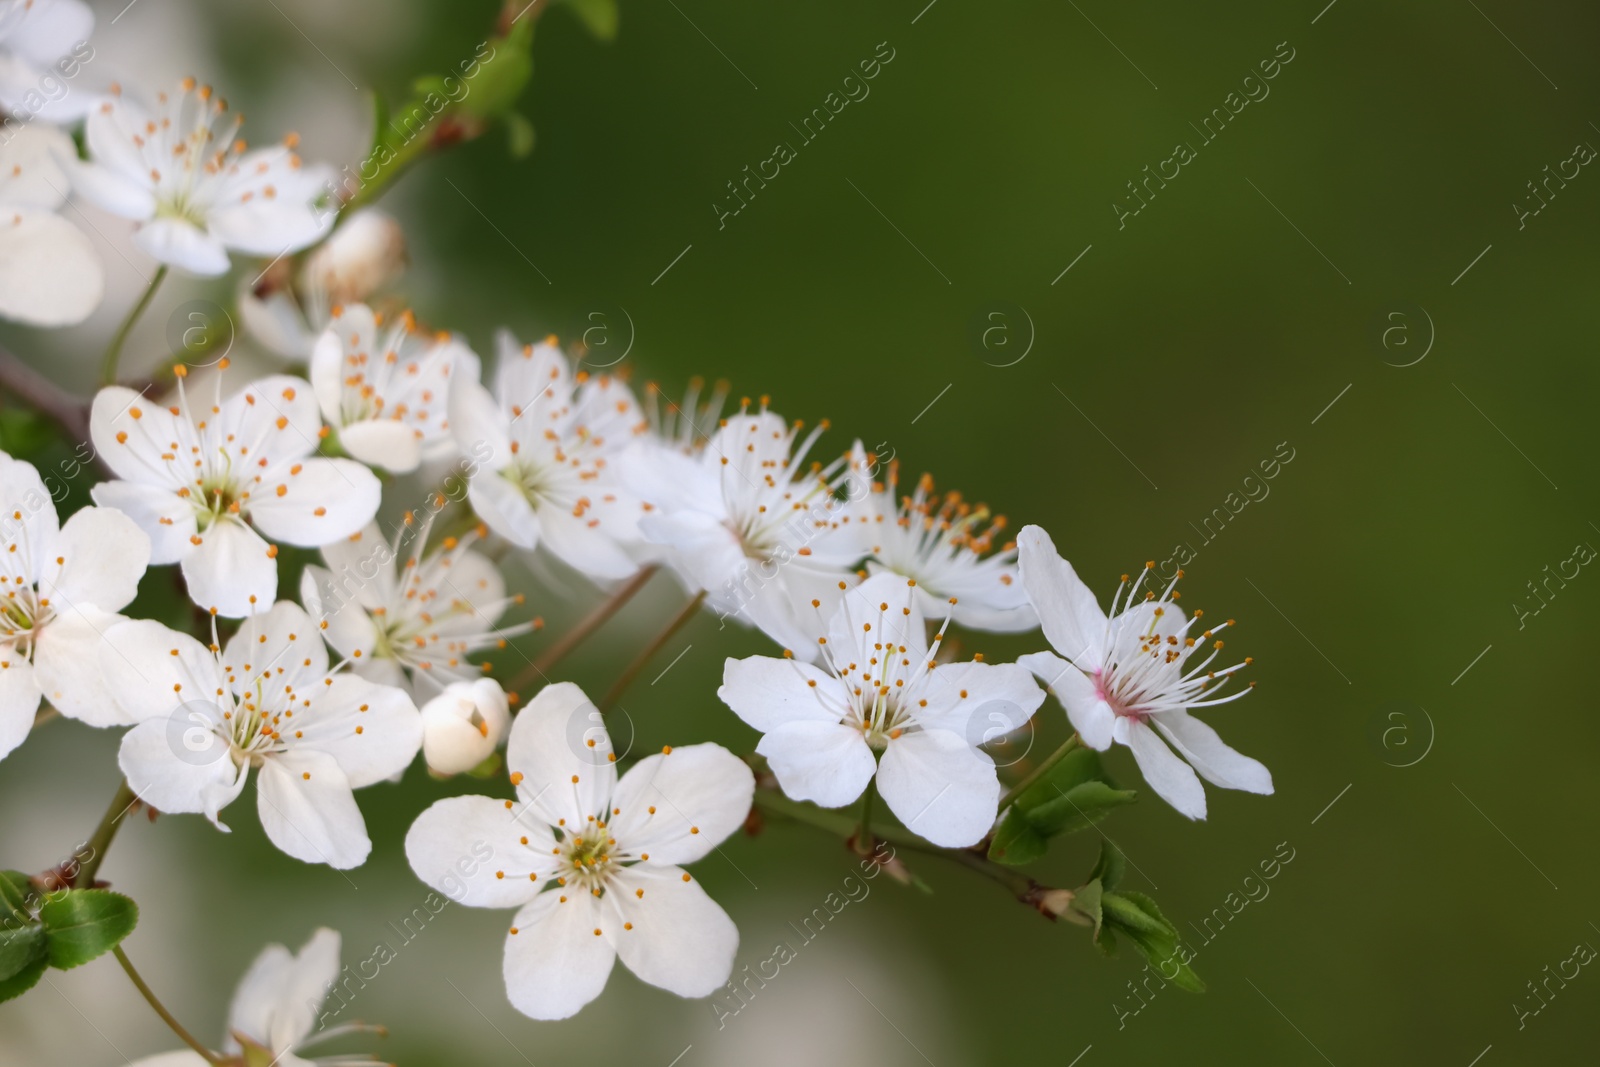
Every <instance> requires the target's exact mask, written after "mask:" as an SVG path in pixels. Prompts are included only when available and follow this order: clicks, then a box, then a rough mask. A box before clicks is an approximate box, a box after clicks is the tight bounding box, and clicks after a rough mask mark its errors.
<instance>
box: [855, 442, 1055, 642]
mask: <svg viewBox="0 0 1600 1067" xmlns="http://www.w3.org/2000/svg"><path fill="white" fill-rule="evenodd" d="M877 467H878V462H877V459H876V458H875V457H873V456H870V455H868V454H867V452H866V450H865V449H863V448H862V447H861V443H860V442H859V441H858V442H856V446H855V448H854V449H853V450H852V451H851V455H850V481H849V482H848V483H847V484H849V485H850V487H851V490H852V491H851V497H852V506H851V507H850V509H849V512H848V513H847V514H846V515H845V517H844V518H843V520H842V521H843V523H844V524H845V526H846V528H847V529H850V530H852V531H853V532H854V534H855V536H856V538H857V542H858V544H860V546H861V550H862V554H863V555H865V556H869V557H871V558H870V559H869V560H868V561H867V571H868V573H871V574H877V573H879V572H880V571H888V572H890V573H892V574H898V575H901V576H903V577H906V578H914V579H916V582H917V586H916V588H917V601H918V604H919V606H920V607H921V608H922V611H923V614H924V615H935V614H938V613H940V612H941V611H942V610H947V611H948V613H949V615H950V619H951V621H952V622H953V623H955V624H956V625H957V626H965V627H967V628H968V629H973V630H989V631H993V632H996V633H1020V632H1021V631H1024V630H1031V629H1033V628H1034V627H1036V626H1038V625H1039V619H1038V616H1037V615H1035V614H1034V611H1033V606H1032V605H1031V604H1029V603H1028V597H1027V594H1026V593H1024V592H1023V590H1022V583H1021V582H1020V581H1018V580H1017V548H1016V545H1014V544H1004V545H1001V546H1000V548H999V551H995V538H996V537H997V536H998V535H999V534H1000V533H1001V532H1002V531H1003V530H1004V529H1005V526H1006V520H1005V517H1004V516H1001V515H992V514H991V513H990V511H989V509H988V507H987V506H986V505H983V504H977V505H974V504H971V503H969V502H967V500H965V499H964V498H963V497H962V496H961V494H960V493H953V492H952V493H945V494H943V495H942V496H940V495H938V494H936V493H935V492H934V489H933V477H932V476H931V475H928V474H924V475H923V476H922V477H921V478H920V479H918V481H917V485H916V488H915V489H914V490H912V492H911V493H910V494H908V495H905V496H901V495H900V484H899V475H900V464H899V461H898V460H890V461H889V463H888V464H887V467H888V472H887V478H886V480H884V481H882V482H879V481H875V480H874V472H875V471H876V469H877ZM952 598H953V599H952ZM945 605H950V606H949V607H948V608H946V607H945Z"/></svg>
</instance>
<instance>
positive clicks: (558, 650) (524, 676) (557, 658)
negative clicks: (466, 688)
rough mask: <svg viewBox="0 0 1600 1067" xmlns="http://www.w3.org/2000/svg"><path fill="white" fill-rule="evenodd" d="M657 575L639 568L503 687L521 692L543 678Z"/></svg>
mask: <svg viewBox="0 0 1600 1067" xmlns="http://www.w3.org/2000/svg"><path fill="white" fill-rule="evenodd" d="M655 573H656V565H655V564H654V563H652V564H650V565H649V566H648V567H641V568H639V573H637V574H635V575H634V576H633V577H632V578H629V579H628V583H627V584H626V585H624V586H623V587H622V588H620V589H618V590H617V591H616V592H615V593H612V594H611V595H610V596H609V597H607V598H606V599H605V600H604V601H602V602H601V603H600V604H599V605H598V606H597V607H596V608H595V609H594V610H593V611H591V612H589V614H588V615H586V616H584V618H583V619H582V621H580V622H579V623H578V625H576V626H574V627H573V628H572V629H570V630H568V631H567V632H566V633H564V634H562V635H561V640H559V641H557V642H556V643H555V644H553V645H551V646H550V647H549V648H547V649H545V650H544V651H543V652H541V653H539V655H538V656H536V657H535V658H534V661H533V662H532V663H530V664H528V668H527V670H525V671H523V672H522V673H521V674H518V675H517V676H516V677H515V678H513V679H511V684H510V685H508V686H506V688H507V689H510V690H511V691H513V692H518V691H520V690H521V689H522V688H523V687H524V686H526V685H527V684H528V683H529V682H532V681H533V680H534V678H536V677H539V678H542V677H544V674H545V672H546V671H548V670H550V668H552V667H554V666H555V665H556V664H557V663H559V662H561V660H563V659H565V658H566V655H567V653H569V652H571V651H572V650H573V649H575V648H577V647H578V645H580V644H581V643H582V642H583V639H584V638H586V637H588V636H589V635H590V634H592V633H594V632H595V631H596V630H598V629H599V628H600V627H601V626H604V625H605V622H606V620H607V619H609V618H611V616H613V615H615V614H616V613H617V612H618V611H620V610H622V606H623V605H624V604H626V603H627V602H628V601H630V600H632V599H633V595H634V594H635V593H637V592H638V591H639V590H641V589H643V588H644V587H645V584H646V583H647V582H649V581H650V578H651V576H652V575H654V574H655Z"/></svg>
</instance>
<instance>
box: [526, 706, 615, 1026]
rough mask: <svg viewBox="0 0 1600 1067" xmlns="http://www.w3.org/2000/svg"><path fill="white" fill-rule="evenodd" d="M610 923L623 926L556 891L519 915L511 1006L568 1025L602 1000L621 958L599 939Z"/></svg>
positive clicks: (586, 898) (584, 897) (596, 906)
mask: <svg viewBox="0 0 1600 1067" xmlns="http://www.w3.org/2000/svg"><path fill="white" fill-rule="evenodd" d="M524 714H526V713H524ZM607 921H609V922H612V923H615V922H617V921H618V920H617V919H616V918H615V917H614V915H613V916H608V913H607V912H606V911H605V910H603V908H602V906H601V902H600V900H599V899H598V898H596V897H594V896H591V895H590V894H589V893H588V892H587V891H586V890H582V889H578V890H575V891H573V892H563V891H561V890H559V889H554V888H552V889H550V890H549V891H547V892H544V893H540V894H539V895H538V896H537V897H535V898H534V899H533V900H532V901H531V902H529V903H528V904H527V905H526V906H524V907H523V909H522V910H521V911H519V912H517V917H516V918H515V919H513V920H512V927H513V928H514V929H515V930H516V931H517V932H516V933H514V934H507V935H506V955H505V963H504V968H503V970H504V974H505V980H506V995H507V996H508V997H509V998H510V1000H511V1006H512V1007H514V1008H516V1009H517V1010H518V1011H520V1012H522V1014H524V1015H526V1016H529V1017H530V1018H534V1019H566V1018H569V1017H571V1016H573V1015H576V1014H577V1013H578V1012H579V1010H581V1009H582V1008H583V1006H584V1005H585V1004H587V1003H589V1002H590V1001H591V1000H593V999H594V998H595V997H598V996H599V995H600V991H601V990H603V989H605V987H606V979H607V978H609V977H610V976H611V967H612V964H614V963H615V962H616V958H617V952H616V949H615V948H613V947H612V945H611V942H610V941H609V940H608V939H607V938H606V937H605V936H604V934H603V933H602V934H599V935H597V934H596V933H595V931H596V930H602V931H603V930H604V924H605V923H606V922H607Z"/></svg>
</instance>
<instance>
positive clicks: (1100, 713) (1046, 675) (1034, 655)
mask: <svg viewBox="0 0 1600 1067" xmlns="http://www.w3.org/2000/svg"><path fill="white" fill-rule="evenodd" d="M1017 663H1018V664H1020V665H1021V666H1024V667H1026V668H1028V669H1029V670H1030V671H1032V672H1033V673H1034V675H1035V676H1037V677H1038V679H1039V680H1040V681H1041V682H1043V683H1044V684H1045V685H1046V686H1047V687H1049V689H1050V691H1051V692H1052V693H1054V694H1055V696H1056V699H1057V700H1059V701H1061V706H1062V707H1063V708H1065V709H1066V712H1067V719H1068V720H1069V721H1070V722H1071V723H1072V728H1073V729H1074V730H1076V731H1078V736H1079V737H1080V738H1082V739H1083V743H1084V744H1086V745H1088V746H1089V747H1090V748H1092V749H1094V750H1095V751H1097V752H1104V751H1105V750H1106V749H1108V748H1110V747H1111V740H1112V729H1113V728H1114V727H1115V726H1116V722H1117V713H1116V712H1115V711H1112V710H1111V705H1110V704H1107V703H1106V701H1105V699H1104V698H1103V697H1101V695H1100V691H1099V690H1098V689H1096V688H1095V685H1094V683H1093V682H1091V681H1090V680H1089V677H1088V676H1087V675H1086V674H1084V673H1083V672H1082V671H1081V670H1079V669H1078V668H1076V667H1074V666H1073V665H1072V664H1070V663H1068V662H1067V661H1066V660H1064V659H1062V658H1061V657H1060V656H1057V655H1056V654H1055V653H1054V652H1030V653H1029V654H1028V655H1026V656H1019V657H1018V658H1017Z"/></svg>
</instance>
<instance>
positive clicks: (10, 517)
mask: <svg viewBox="0 0 1600 1067" xmlns="http://www.w3.org/2000/svg"><path fill="white" fill-rule="evenodd" d="M0 516H3V517H4V518H3V520H0V530H3V531H4V540H0V551H6V552H14V553H16V555H13V556H12V559H13V560H16V561H18V562H17V564H16V565H15V567H16V569H15V571H14V572H13V573H15V574H17V575H19V576H20V577H22V578H24V579H25V581H24V583H23V584H24V585H33V584H35V583H36V582H38V580H39V575H40V574H41V573H43V571H44V563H45V561H46V560H47V559H49V558H50V557H51V556H52V555H53V554H54V550H55V544H56V538H57V537H58V536H59V534H60V527H59V526H57V524H56V505H55V501H53V500H51V499H50V493H49V491H48V490H46V489H45V487H44V481H43V480H42V479H40V477H39V472H38V470H37V469H35V467H34V465H33V464H31V463H27V462H24V461H23V460H20V459H12V458H11V457H10V456H8V455H6V454H5V453H4V452H0ZM7 569H8V570H10V567H8V568H7Z"/></svg>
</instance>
